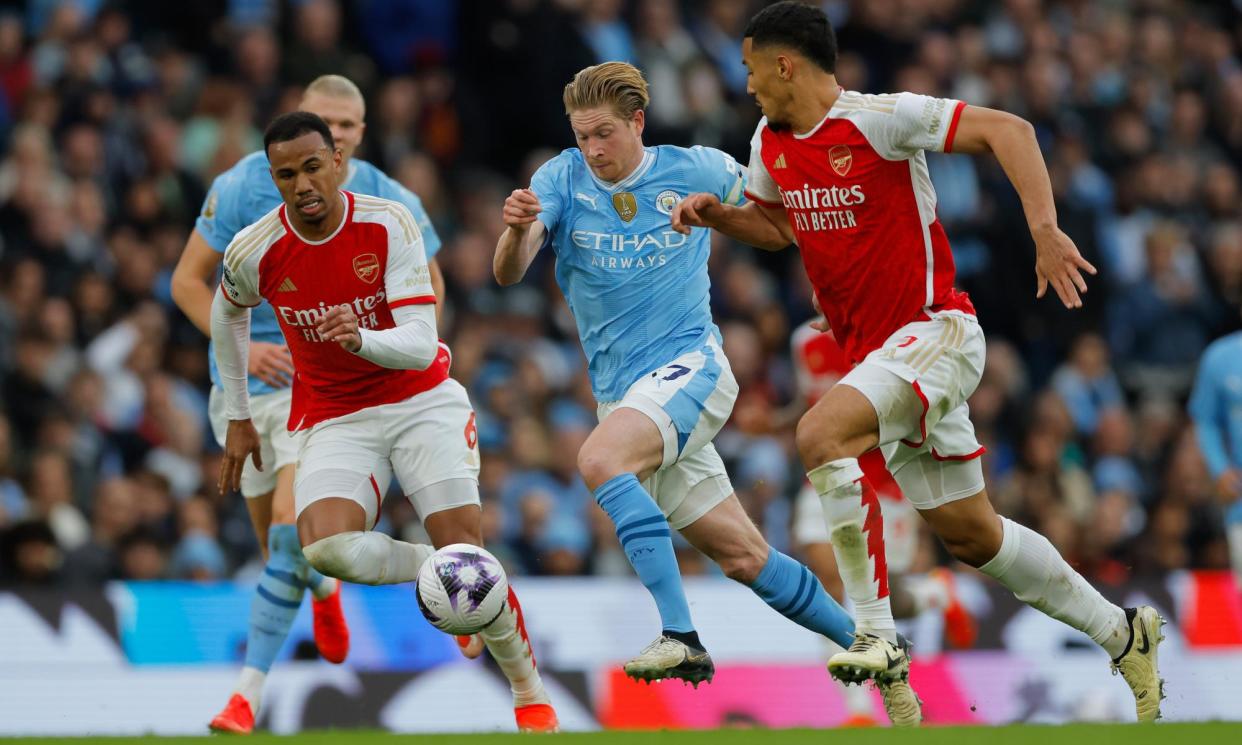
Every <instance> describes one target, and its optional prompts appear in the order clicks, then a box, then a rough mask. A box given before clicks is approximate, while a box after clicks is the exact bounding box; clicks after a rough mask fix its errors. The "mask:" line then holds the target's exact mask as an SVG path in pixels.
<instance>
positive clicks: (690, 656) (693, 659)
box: [686, 650, 707, 662]
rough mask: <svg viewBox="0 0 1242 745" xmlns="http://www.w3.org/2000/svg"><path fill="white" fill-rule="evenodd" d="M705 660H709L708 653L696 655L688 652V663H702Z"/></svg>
mask: <svg viewBox="0 0 1242 745" xmlns="http://www.w3.org/2000/svg"><path fill="white" fill-rule="evenodd" d="M705 659H707V653H706V652H704V653H702V654H694V653H693V652H691V651H689V650H687V651H686V662H702V661H703V660H705Z"/></svg>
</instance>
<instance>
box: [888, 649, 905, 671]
mask: <svg viewBox="0 0 1242 745" xmlns="http://www.w3.org/2000/svg"><path fill="white" fill-rule="evenodd" d="M884 657H885V658H887V659H888V669H889V670H892V669H893V668H895V667H898V666H899V665H901V659H900V658H898V659H895V660H894V659H893V656H892V655H890V654H889V653H888V652H885V653H884Z"/></svg>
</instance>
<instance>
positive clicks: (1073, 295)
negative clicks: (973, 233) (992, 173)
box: [953, 106, 1096, 308]
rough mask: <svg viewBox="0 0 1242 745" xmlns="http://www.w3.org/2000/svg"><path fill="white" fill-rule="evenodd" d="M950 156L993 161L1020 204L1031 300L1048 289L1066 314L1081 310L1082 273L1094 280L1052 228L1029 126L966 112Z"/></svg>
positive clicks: (1047, 185) (1048, 195) (1047, 186)
mask: <svg viewBox="0 0 1242 745" xmlns="http://www.w3.org/2000/svg"><path fill="white" fill-rule="evenodd" d="M953 151H954V152H961V153H987V152H990V153H992V154H994V155H995V156H996V160H997V161H999V162H1000V164H1001V168H1003V169H1005V175H1006V176H1008V177H1009V181H1010V183H1012V184H1013V188H1014V189H1015V190H1017V192H1018V196H1019V197H1020V198H1021V199H1022V209H1023V211H1024V212H1025V213H1026V223H1027V225H1028V226H1029V227H1030V229H1031V237H1032V238H1034V239H1035V278H1036V283H1037V289H1036V292H1035V297H1043V296H1044V293H1045V292H1047V290H1048V285H1052V289H1053V290H1054V291H1055V292H1056V293H1057V296H1058V297H1059V298H1061V302H1062V303H1064V304H1065V307H1066V308H1081V307H1082V298H1081V297H1080V296H1079V293H1086V291H1087V281H1086V280H1085V279H1084V278H1083V276H1082V272H1087V273H1088V274H1095V273H1096V269H1095V267H1094V266H1092V265H1091V263H1090V262H1088V261H1087V260H1086V259H1084V258H1083V257H1082V254H1080V253H1079V252H1078V247H1077V246H1075V245H1074V241H1073V240H1071V239H1070V237H1069V236H1068V235H1066V234H1065V233H1064V232H1063V231H1062V230H1061V229H1060V228H1059V227H1057V211H1056V206H1055V204H1054V203H1053V199H1052V182H1051V181H1050V180H1049V179H1048V168H1047V166H1046V165H1044V156H1043V154H1042V153H1040V151H1039V142H1038V141H1037V140H1036V139H1035V128H1034V127H1032V126H1031V123H1030V122H1028V121H1026V120H1025V119H1023V118H1021V117H1018V116H1014V115H1013V114H1010V113H1007V112H1004V111H997V110H995V109H988V108H983V107H979V106H967V107H966V108H965V109H963V110H962V114H961V119H959V121H958V126H957V135H956V137H955V138H954V140H953Z"/></svg>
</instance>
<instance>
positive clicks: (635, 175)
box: [583, 148, 655, 194]
mask: <svg viewBox="0 0 1242 745" xmlns="http://www.w3.org/2000/svg"><path fill="white" fill-rule="evenodd" d="M583 162H584V163H585V162H586V156H583ZM654 164H655V153H653V152H651V151H650V150H648V149H647V148H643V159H642V161H641V162H640V163H639V164H638V168H635V169H634V170H633V171H632V172H631V173H630V175H628V176H626V177H625V178H623V179H621V180H620V181H618V182H616V183H609V182H607V181H604V180H603V179H601V178H600V177H598V176H596V175H595V171H592V170H591V167H590V166H587V173H589V174H591V178H592V179H593V180H594V181H595V185H596V186H598V187H599V188H601V189H603V190H604V191H606V192H608V193H610V194H614V193H616V192H619V191H625V190H626V189H628V188H630V187H631V186H633V185H634V184H636V183H638V181H639V180H640V179H642V177H643V176H645V175H647V171H650V170H651V166H652V165H654Z"/></svg>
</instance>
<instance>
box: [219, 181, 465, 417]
mask: <svg viewBox="0 0 1242 745" xmlns="http://www.w3.org/2000/svg"><path fill="white" fill-rule="evenodd" d="M341 199H344V200H345V203H346V205H345V217H344V219H343V220H342V222H341V225H340V227H339V228H337V230H336V231H335V232H334V233H332V235H330V236H328V237H327V238H325V239H323V240H321V241H308V240H306V239H304V238H302V237H301V236H300V235H298V233H297V231H296V230H295V229H294V228H293V226H292V225H291V224H290V222H289V219H288V216H287V215H286V213H285V205H284V204H281V205H280V206H279V207H277V208H276V209H274V210H272V211H271V212H269V213H267V214H266V215H264V216H263V218H262V219H260V220H259V221H258V222H256V223H255V224H253V225H251V226H250V227H248V228H246V229H245V230H243V231H241V232H240V233H238V234H237V236H236V237H234V238H233V242H232V243H230V244H229V246H228V248H227V249H226V250H225V252H224V276H223V278H222V279H221V287H223V288H224V295H225V297H226V298H228V299H229V300H230V301H232V302H233V303H234V304H236V305H240V306H243V307H253V306H255V305H258V303H259V299H260V298H262V299H265V300H267V301H268V302H269V303H270V304H271V306H272V309H273V310H275V311H276V319H277V321H278V322H279V323H280V328H281V331H282V332H283V333H284V335H285V342H286V343H287V344H288V345H289V352H290V354H291V355H292V356H293V367H294V369H295V370H296V372H295V374H294V378H293V402H292V405H291V408H290V412H289V429H290V430H299V429H307V428H309V427H312V426H314V425H315V424H318V423H319V422H322V421H324V420H326V419H332V418H335V417H339V416H344V415H346V414H352V413H354V412H356V411H359V410H361V409H365V408H368V407H371V406H380V405H383V404H390V403H396V402H397V401H404V400H405V399H407V398H409V397H411V396H413V395H416V394H418V393H422V392H423V391H427V390H430V389H432V388H434V387H435V386H437V385H439V384H440V383H442V382H443V381H444V380H445V379H446V378H447V377H448V369H449V350H448V347H446V346H445V345H444V344H443V343H441V344H440V353H439V355H437V357H436V359H435V361H434V362H432V363H431V366H430V367H428V368H427V369H426V370H393V369H390V368H387V367H380V366H379V365H376V364H374V363H372V362H370V361H369V360H366V359H363V358H362V357H359V356H357V355H355V354H350V353H349V352H347V351H345V350H344V349H342V348H341V346H340V345H339V344H337V343H336V342H334V341H324V340H323V339H322V338H321V337H320V336H319V333H318V332H317V331H316V330H315V328H316V326H318V325H319V322H320V320H321V319H322V318H323V316H324V314H325V313H327V311H328V309H329V308H332V307H335V306H338V305H347V306H349V307H350V308H352V309H353V311H354V313H355V314H357V316H358V321H359V326H360V327H361V328H365V329H374V330H383V329H390V328H393V327H394V326H395V325H396V324H395V323H394V321H393V317H392V309H393V308H399V307H401V306H403V305H416V304H425V303H434V302H435V301H436V298H435V292H434V291H433V290H432V287H431V274H430V272H429V270H428V269H427V258H426V256H425V255H424V253H423V238H422V235H421V234H420V233H419V230H418V224H417V223H416V222H415V221H414V218H413V216H411V215H410V212H409V210H408V209H406V207H405V206H404V205H401V204H399V203H397V202H393V201H390V200H387V199H380V198H378V197H368V196H363V195H361V194H354V193H352V192H346V191H343V192H341Z"/></svg>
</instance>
